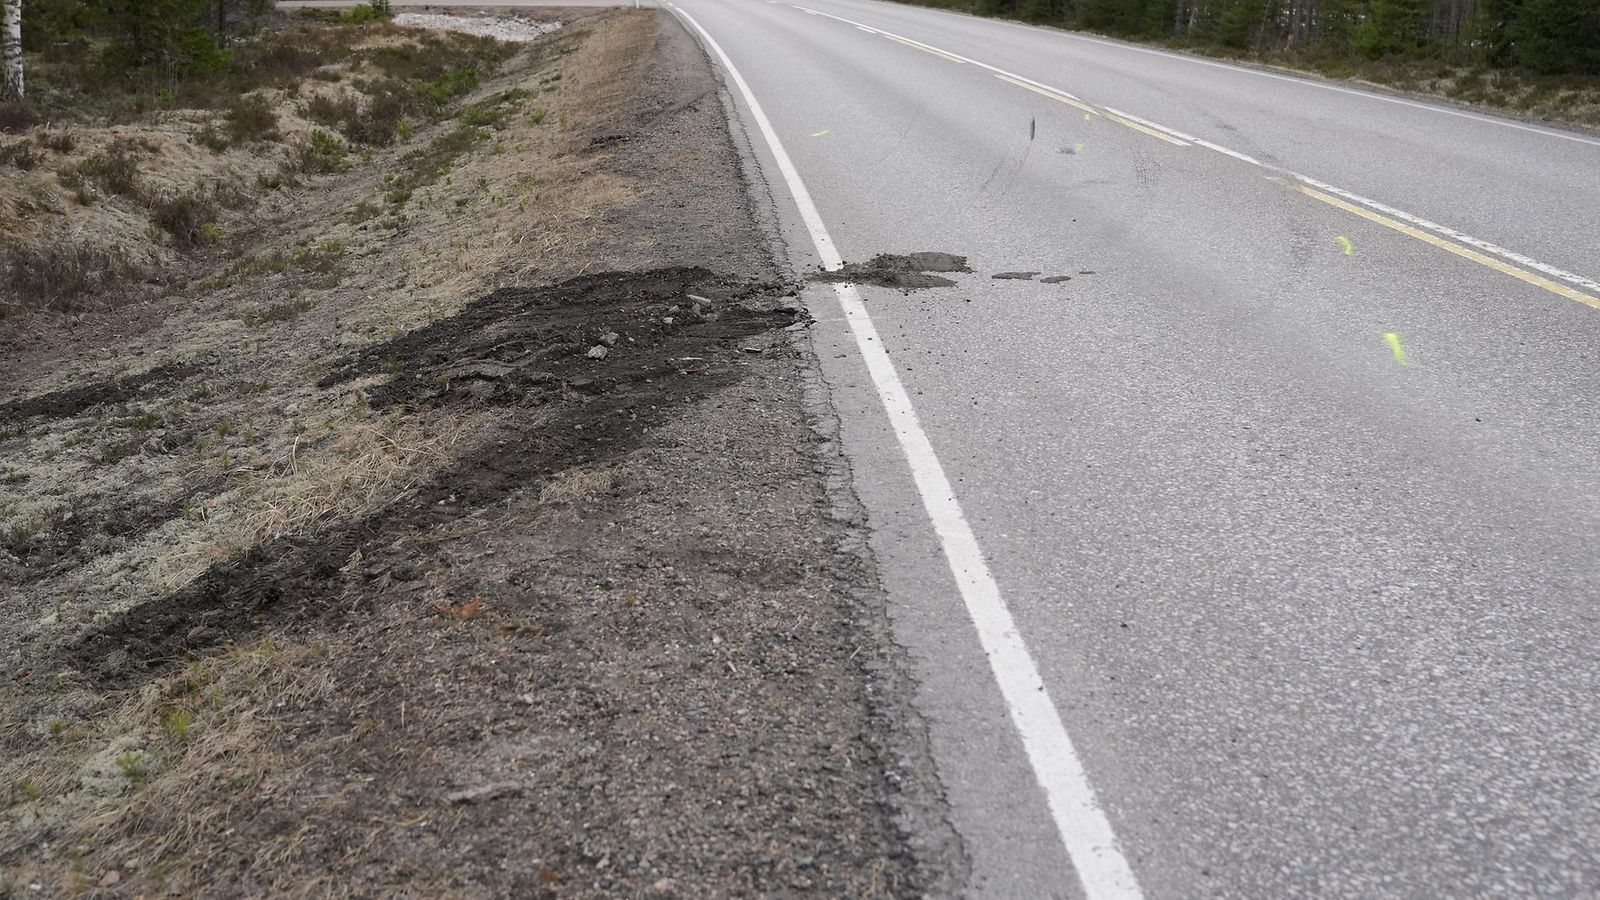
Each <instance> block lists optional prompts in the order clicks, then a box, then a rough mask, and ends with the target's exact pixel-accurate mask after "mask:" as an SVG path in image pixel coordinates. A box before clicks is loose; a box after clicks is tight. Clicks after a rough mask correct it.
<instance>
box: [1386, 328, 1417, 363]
mask: <svg viewBox="0 0 1600 900" xmlns="http://www.w3.org/2000/svg"><path fill="white" fill-rule="evenodd" d="M1383 339H1384V340H1386V341H1388V342H1389V349H1390V350H1391V351H1393V352H1394V361H1395V362H1397V363H1399V364H1400V365H1402V366H1409V365H1411V360H1410V359H1408V358H1407V357H1406V348H1404V347H1402V346H1400V335H1398V334H1395V333H1394V332H1392V331H1390V332H1386V333H1385V334H1384V336H1383Z"/></svg>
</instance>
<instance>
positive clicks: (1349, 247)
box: [1339, 234, 1356, 256]
mask: <svg viewBox="0 0 1600 900" xmlns="http://www.w3.org/2000/svg"><path fill="white" fill-rule="evenodd" d="M1339 246H1341V247H1343V248H1344V255H1345V256H1355V255H1356V245H1355V244H1352V243H1350V239H1349V238H1347V237H1345V236H1344V235H1342V234H1341V235H1339Z"/></svg>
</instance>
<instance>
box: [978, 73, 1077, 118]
mask: <svg viewBox="0 0 1600 900" xmlns="http://www.w3.org/2000/svg"><path fill="white" fill-rule="evenodd" d="M994 77H996V78H998V79H1000V80H1001V81H1004V82H1005V83H1006V84H1014V85H1016V86H1017V87H1019V88H1022V89H1023V90H1025V91H1033V92H1034V93H1035V94H1039V95H1041V96H1044V97H1049V98H1050V99H1051V100H1059V101H1061V102H1062V103H1065V104H1066V105H1068V106H1072V107H1076V108H1078V109H1081V110H1083V111H1084V112H1086V113H1088V114H1090V115H1092V116H1099V115H1104V114H1103V113H1101V112H1100V110H1098V109H1095V108H1094V107H1092V106H1090V105H1089V104H1087V103H1080V102H1079V101H1077V100H1074V99H1072V98H1071V97H1068V96H1066V95H1064V94H1060V93H1057V92H1055V91H1051V90H1046V89H1045V88H1042V87H1039V86H1038V85H1036V84H1029V83H1027V82H1026V81H1018V80H1017V79H1015V78H1012V77H1010V76H1007V75H996V76H994Z"/></svg>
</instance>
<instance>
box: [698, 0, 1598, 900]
mask: <svg viewBox="0 0 1600 900" xmlns="http://www.w3.org/2000/svg"><path fill="white" fill-rule="evenodd" d="M676 6H677V8H678V9H679V10H681V11H683V12H687V13H689V14H690V16H691V17H692V19H693V20H694V22H697V23H699V25H700V26H703V28H704V29H705V32H706V33H707V34H709V35H710V36H711V37H712V38H713V39H714V40H715V41H716V43H717V44H718V45H720V47H721V48H722V49H723V50H724V51H725V52H726V55H727V58H728V61H730V62H731V63H732V64H733V65H734V67H735V68H737V70H738V71H739V72H740V73H741V74H742V76H743V78H744V80H745V82H746V83H747V85H748V88H749V90H750V93H751V95H752V96H753V97H755V98H757V100H758V102H759V103H760V104H761V106H762V107H763V109H764V112H765V115H766V117H767V118H768V120H769V121H770V126H771V130H772V132H773V134H774V136H776V137H777V138H778V139H779V140H780V142H781V144H782V145H783V146H784V147H785V148H786V151H787V154H788V156H789V157H791V158H792V162H793V174H794V175H795V176H796V177H797V178H798V179H799V180H800V181H801V182H803V184H804V186H805V187H806V188H807V189H808V191H809V195H810V199H811V200H812V201H814V204H815V208H816V212H817V217H818V219H819V220H820V223H821V225H823V226H825V229H826V231H827V232H828V234H829V236H831V239H832V241H833V242H834V243H835V244H836V245H837V248H838V251H839V253H840V255H842V256H843V258H844V259H846V260H852V261H860V260H865V259H867V258H868V257H870V256H872V255H874V254H876V253H882V252H908V251H918V250H938V251H948V252H952V253H958V254H963V255H966V256H968V257H969V259H970V262H971V265H972V267H973V268H974V269H975V270H976V274H973V275H965V276H957V278H958V282H959V283H958V285H957V287H955V288H951V289H945V290H929V291H923V292H919V293H915V294H910V295H906V294H902V293H899V292H896V291H892V290H886V289H881V288H871V287H864V288H861V289H860V295H861V297H862V298H863V299H864V301H865V303H864V307H865V309H866V310H867V312H868V313H870V316H871V318H872V320H873V322H874V323H875V326H876V331H877V335H878V337H879V338H880V339H881V345H882V347H883V349H885V350H887V352H888V358H889V359H890V360H892V362H893V368H894V374H896V375H898V379H899V382H900V383H901V384H902V385H903V386H904V389H905V392H906V395H907V397H909V399H910V401H911V403H912V404H914V407H915V412H916V414H917V416H918V420H919V421H920V427H921V429H922V433H923V434H925V436H926V438H927V440H928V443H929V445H930V446H931V448H932V450H933V451H934V453H935V454H936V455H937V461H938V464H939V465H941V466H942V471H943V473H944V474H945V475H946V476H948V480H949V483H950V484H951V485H952V486H953V493H954V500H955V501H956V502H958V503H959V505H960V509H961V511H962V512H964V514H965V522H966V523H967V524H968V525H970V533H971V535H972V537H974V538H975V539H976V545H977V547H978V548H980V549H981V551H982V554H983V557H984V559H986V561H987V570H988V572H989V573H990V574H992V579H993V584H994V585H996V586H997V587H998V589H999V597H1000V598H1001V599H1002V600H1003V602H1004V604H1005V605H1006V607H1007V608H1008V609H1009V612H1010V616H1011V621H1012V622H1013V623H1014V626H1015V628H1014V635H1013V636H1014V637H1020V639H1021V642H1022V643H1023V644H1025V646H1026V649H1027V652H1028V653H1029V654H1031V660H1032V662H1033V663H1035V664H1036V666H1037V670H1038V673H1039V675H1040V677H1042V679H1043V686H1044V687H1045V688H1046V691H1044V692H1040V694H1041V695H1047V696H1048V698H1049V700H1050V701H1051V702H1052V703H1053V706H1054V710H1055V711H1056V712H1057V713H1058V714H1059V720H1060V722H1061V724H1062V725H1063V726H1064V727H1065V731H1066V734H1067V735H1069V736H1070V742H1071V745H1072V747H1073V748H1075V749H1074V752H1075V753H1076V756H1077V760H1076V761H1078V762H1081V768H1082V775H1083V777H1084V779H1085V780H1086V782H1087V784H1088V786H1089V787H1090V788H1091V789H1092V791H1093V794H1094V796H1095V798H1097V801H1098V811H1099V814H1101V815H1103V817H1104V820H1105V822H1106V823H1107V824H1108V825H1109V827H1110V829H1111V831H1112V832H1113V833H1114V835H1115V840H1116V846H1115V847H1114V848H1113V847H1108V846H1093V845H1092V841H1091V846H1089V847H1088V849H1087V851H1086V850H1085V846H1084V844H1083V842H1082V840H1081V839H1079V842H1078V844H1077V846H1074V838H1072V837H1071V836H1070V835H1065V831H1066V830H1070V827H1069V828H1065V829H1058V828H1057V827H1056V826H1057V824H1058V822H1059V821H1060V820H1061V817H1060V816H1056V817H1055V818H1054V820H1053V818H1052V812H1051V808H1050V807H1048V806H1047V803H1046V795H1045V793H1044V791H1043V790H1042V789H1041V788H1040V783H1041V779H1043V780H1045V781H1048V780H1049V779H1050V778H1052V777H1054V775H1060V774H1061V773H1060V772H1055V773H1054V775H1052V766H1055V765H1056V763H1058V762H1059V760H1051V759H1048V758H1047V759H1043V760H1042V761H1041V760H1040V759H1037V758H1035V759H1033V760H1032V762H1030V757H1029V755H1028V753H1027V752H1026V751H1027V750H1028V747H1027V746H1026V745H1025V744H1024V740H1023V738H1022V737H1021V736H1020V733H1019V730H1018V728H1017V727H1016V726H1015V725H1014V721H1019V720H1016V719H1014V716H1013V713H1012V712H1011V711H1010V709H1011V707H1013V706H1015V705H1016V701H1017V697H1016V696H1015V692H1013V693H1012V694H1003V693H1002V690H1001V689H1000V688H999V687H997V681H996V674H995V673H996V672H1000V671H1001V669H1002V668H1003V666H1004V665H1009V663H1006V662H1005V660H1003V659H1001V660H1000V661H999V662H996V663H995V664H994V665H993V666H991V658H990V657H991V654H993V653H994V648H993V647H990V648H989V651H990V653H988V654H986V652H985V648H984V647H983V646H981V645H980V643H979V640H978V638H977V636H976V634H977V633H976V631H975V630H974V627H973V623H972V621H971V619H969V615H968V610H969V609H971V608H974V607H972V606H971V602H970V600H971V598H970V592H969V590H968V588H966V587H963V586H962V585H961V584H959V583H958V581H957V579H956V578H955V577H954V576H953V575H952V572H953V571H961V572H966V571H967V569H966V568H964V567H965V565H966V561H963V560H957V564H956V565H955V566H954V567H952V566H951V565H949V564H947V559H946V553H947V551H948V550H949V541H948V540H947V538H948V534H947V530H946V531H939V530H936V529H935V528H934V526H933V525H931V524H930V518H929V511H930V510H932V511H934V513H935V515H938V511H937V509H936V505H937V503H942V502H945V501H944V500H935V501H931V502H930V501H929V500H928V498H927V497H926V496H924V495H925V494H926V492H927V484H928V482H926V481H914V480H913V477H912V474H911V472H912V469H911V467H909V466H908V459H909V460H910V462H911V464H912V465H913V466H914V465H917V464H919V463H918V459H919V457H918V456H917V454H916V453H915V452H910V455H909V457H908V449H907V448H908V447H910V446H911V445H910V444H907V443H905V442H904V441H902V440H898V439H897V438H904V437H905V433H906V429H905V428H904V427H902V426H903V425H904V422H903V421H901V422H897V424H896V426H895V427H893V428H891V426H890V425H889V424H888V420H886V418H885V412H884V405H883V403H882V402H881V397H880V394H881V393H882V389H883V385H884V382H883V376H882V373H879V375H878V377H873V376H870V375H869V373H868V371H867V370H866V368H865V367H864V366H863V362H862V360H863V356H862V352H861V351H862V348H863V347H869V348H870V347H871V346H872V345H871V344H870V343H863V341H865V338H863V337H861V336H860V334H858V333H856V332H852V331H851V330H850V329H849V328H847V326H846V322H845V319H844V317H843V316H842V315H841V313H840V301H839V298H838V297H835V295H834V293H833V292H832V291H831V290H829V289H827V288H819V289H818V290H816V291H814V292H813V296H812V297H811V298H810V300H811V302H812V303H813V305H814V308H815V310H816V311H817V314H818V316H819V318H820V319H821V320H822V321H821V322H820V323H819V325H818V326H817V329H816V339H817V347H818V352H819V356H820V358H821V360H822V363H823V367H824V373H825V375H826V376H827V378H828V380H829V382H830V384H831V387H832V390H833V396H834V402H835V405H836V406H837V408H838V411H839V415H840V418H841V423H842V428H843V433H844V439H845V445H846V448H847V450H848V452H849V453H850V456H851V459H852V461H853V463H854V467H855V475H856V480H857V488H858V490H859V492H860V493H861V495H862V498H863V500H864V502H865V504H866V506H867V509H868V512H869V516H870V519H871V523H872V527H873V544H874V548H875V550H876V551H877V554H878V557H879V564H880V567H881V569H882V574H883V578H884V582H885V585H886V586H887V588H888V589H889V590H890V592H891V595H892V597H893V598H894V608H895V610H896V612H895V626H896V630H897V634H898V636H899V638H900V640H901V641H903V642H904V643H905V645H906V646H907V647H908V648H909V650H910V651H911V653H912V655H913V657H914V659H915V660H916V664H917V668H918V672H917V674H918V676H919V678H920V679H921V685H922V686H921V689H920V694H919V704H920V705H921V706H922V708H923V709H924V711H925V712H926V713H927V715H928V717H929V719H930V722H931V727H932V730H933V735H932V736H933V744H934V750H935V754H936V757H937V762H938V766H939V770H940V773H941V777H942V779H943V781H944V786H945V789H946V791H947V793H948V795H949V798H950V800H951V803H952V810H953V812H952V816H953V818H954V824H955V825H956V826H957V828H958V830H959V831H960V832H961V834H962V835H963V836H964V838H965V840H966V843H967V848H968V851H969V853H970V855H971V857H972V876H971V886H972V889H973V892H974V893H975V894H979V895H985V896H1019V897H1020V896H1026V897H1043V896H1081V895H1083V894H1085V893H1088V894H1090V895H1093V896H1106V897H1109V896H1133V895H1136V894H1137V893H1140V892H1142V893H1143V894H1144V895H1145V896H1150V897H1189V896H1209V895H1217V896H1239V897H1272V898H1276V897H1288V896H1297V897H1298V896H1316V897H1344V896H1349V897H1377V896H1396V897H1437V896H1497V897H1498V896H1594V895H1597V894H1600V625H1597V621H1596V601H1597V599H1600V559H1597V554H1596V550H1595V543H1594V539H1595V537H1596V536H1597V534H1600V530H1597V529H1600V474H1597V467H1596V460H1597V459H1600V452H1597V451H1600V440H1597V438H1600V433H1597V429H1600V413H1597V410H1596V403H1597V398H1600V299H1596V298H1600V285H1595V284H1594V282H1595V280H1597V279H1600V139H1596V138H1593V137H1588V136H1584V135H1578V134H1573V133H1567V132H1560V131H1557V130H1553V129H1548V128H1543V127H1539V126H1530V125H1526V124H1524V123H1515V122H1510V121H1508V120H1494V119H1490V118H1488V117H1484V116H1479V115H1476V114H1464V113H1463V112H1462V111H1460V110H1458V109H1456V108H1453V107H1451V108H1446V107H1431V106H1429V105H1427V104H1420V103H1416V102H1414V101H1409V100H1408V101H1403V102H1397V98H1393V97H1386V96H1381V95H1375V94H1366V93H1363V92H1359V91H1351V90H1347V89H1335V88H1332V87H1330V86H1326V85H1319V84H1313V83H1311V82H1307V81H1302V80H1299V79H1294V78H1286V77H1282V76H1276V75H1271V74H1266V73H1262V72H1257V71H1252V70H1245V69H1240V68H1235V67H1230V66H1223V65H1218V64H1214V63H1210V62H1206V61H1201V60H1197V59H1192V58H1188V57H1182V56H1175V55H1170V54H1162V53H1154V52H1151V51H1148V50H1145V49H1142V48H1136V47H1130V46H1125V45H1120V44H1116V43H1111V42H1104V41H1098V40H1093V39H1088V38H1085V37H1081V36H1074V35H1069V34H1064V33H1061V32H1054V31H1048V30H1041V29H1032V28H1025V27H1022V26H1018V25H1013V24H1007V23H1000V22H992V21H983V20H977V19H972V18H968V17H962V16H956V15H952V14H948V13H943V12H938V11H933V10H926V9H920V8H912V7H904V6H897V5H892V4H885V3H878V2H869V0H808V2H807V3H805V4H804V5H803V7H802V6H796V5H794V4H791V3H788V2H773V0H680V2H677V4H676ZM807 9H810V10H813V11H815V12H807V11H806V10H807ZM690 27H692V25H691V26H690ZM919 44H920V46H919ZM996 70H1000V71H996ZM1002 75H1005V76H1007V77H1001V76H1002ZM1045 86H1048V87H1045ZM1050 88H1054V89H1056V90H1055V91H1052V90H1050ZM1062 92H1069V94H1070V95H1064V94H1063V93H1062ZM1108 107H1109V108H1110V109H1111V110H1115V111H1116V112H1115V113H1110V112H1109V111H1108V109H1107V108H1108ZM740 112H741V117H742V119H743V121H745V122H746V123H747V124H748V128H749V132H750V135H751V144H752V146H753V147H754V148H755V152H756V154H757V156H758V158H759V159H760V160H761V162H762V165H763V171H764V172H765V173H766V180H767V183H768V184H767V187H768V189H769V190H770V192H771V194H772V196H773V199H774V202H775V206H776V208H777V209H778V211H779V216H780V218H782V220H783V227H784V232H785V234H786V236H787V238H788V243H789V246H790V248H791V252H792V254H793V262H794V263H795V265H796V266H797V267H799V268H805V267H815V266H816V265H817V263H818V260H819V259H825V257H819V256H818V255H817V254H818V251H817V250H816V249H815V248H816V246H817V244H816V242H815V241H814V240H813V234H814V232H815V229H814V228H810V227H807V223H805V222H804V221H803V220H802V218H801V216H800V215H799V213H798V212H797V207H796V205H795V201H794V199H793V197H792V193H793V192H792V190H791V187H792V185H791V182H790V180H789V179H787V178H785V173H784V172H783V171H782V169H783V167H782V166H780V165H779V164H778V161H777V158H776V156H775V155H774V153H773V151H772V149H771V147H770V146H769V144H768V142H767V141H766V140H765V139H764V136H763V134H762V133H761V131H760V129H759V127H758V123H757V122H756V120H755V118H754V117H753V115H752V110H751V109H750V107H749V105H748V103H746V102H744V101H743V100H741V102H740ZM1146 123H1153V126H1154V127H1152V124H1146ZM1241 157H1248V159H1246V158H1241ZM1297 175H1299V176H1305V178H1307V179H1310V181H1311V182H1314V184H1315V186H1313V185H1312V184H1311V183H1308V181H1306V180H1302V179H1301V178H1297V177H1296V176H1297ZM1341 191H1342V192H1344V193H1341ZM1365 200H1370V201H1372V202H1370V203H1368V202H1363V201H1365ZM1377 204H1381V205H1382V206H1378V205H1377ZM1416 220H1423V222H1424V223H1439V224H1440V225H1441V226H1447V227H1448V231H1447V230H1445V229H1442V228H1432V227H1429V224H1418V223H1417V221H1416ZM1484 245H1493V246H1494V247H1498V248H1504V249H1505V250H1506V251H1507V252H1506V253H1498V252H1493V251H1489V250H1483V249H1479V248H1481V247H1482V246H1484ZM1008 270H1037V271H1040V272H1043V273H1044V274H1046V275H1055V274H1070V275H1072V276H1073V277H1072V280H1071V281H1068V282H1065V283H1062V284H1054V285H1046V284H1041V283H1038V282H1033V281H1013V280H995V279H992V278H991V277H990V275H991V274H993V273H995V272H1000V271H1008ZM1090 272H1092V273H1093V274H1087V273H1090ZM897 431H898V432H900V433H899V434H897V433H896V432H897ZM923 462H924V463H925V462H926V461H925V460H924V461H923ZM946 499H948V498H946ZM941 527H944V526H941ZM957 555H958V556H959V555H960V554H959V553H958V554H957ZM953 558H954V557H953ZM964 599H965V600H968V601H969V602H968V603H967V604H965V605H964V603H963V600H964ZM980 612H981V610H980ZM1004 655H1005V654H998V657H1003V656H1004ZM998 657H997V658H998ZM1035 737H1037V735H1035ZM1041 767H1042V768H1041ZM1068 768H1070V766H1069V767H1068ZM1071 774H1072V773H1070V772H1068V773H1067V776H1063V777H1068V776H1071ZM1069 818H1070V817H1069ZM1073 824H1074V822H1073V821H1069V822H1067V825H1068V826H1072V825H1073ZM1069 848H1070V849H1069ZM1108 854H1109V855H1111V856H1120V858H1121V859H1122V860H1125V861H1126V863H1127V867H1128V870H1129V871H1130V872H1131V876H1132V879H1133V881H1132V882H1127V881H1119V880H1118V879H1117V878H1115V877H1111V878H1109V879H1107V878H1101V877H1098V876H1097V877H1089V876H1087V875H1085V874H1084V873H1085V872H1087V871H1091V870H1093V869H1095V867H1096V866H1097V865H1099V863H1097V862H1096V861H1095V858H1096V857H1097V856H1099V857H1104V856H1106V855H1108ZM1102 861H1103V860H1102ZM1102 874H1103V873H1102Z"/></svg>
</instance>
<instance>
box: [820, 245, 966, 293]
mask: <svg viewBox="0 0 1600 900" xmlns="http://www.w3.org/2000/svg"><path fill="white" fill-rule="evenodd" d="M971 271H972V270H971V269H969V268H967V258H966V257H965V256H956V255H955V254H953V253H933V252H923V253H911V254H907V255H904V256H901V255H898V254H894V253H880V254H878V255H877V256H874V257H873V258H872V259H870V260H868V261H866V262H864V263H845V264H844V265H843V266H841V267H840V268H838V269H835V270H833V271H831V272H817V273H815V274H813V275H812V276H811V279H812V280H813V281H826V282H844V281H852V282H855V283H857V284H875V285H878V286H879V287H888V288H899V289H901V290H908V291H915V290H921V289H923V288H941V287H955V284H956V283H955V282H954V281H951V280H950V279H948V278H941V277H940V276H938V275H934V274H930V273H933V272H971Z"/></svg>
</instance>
